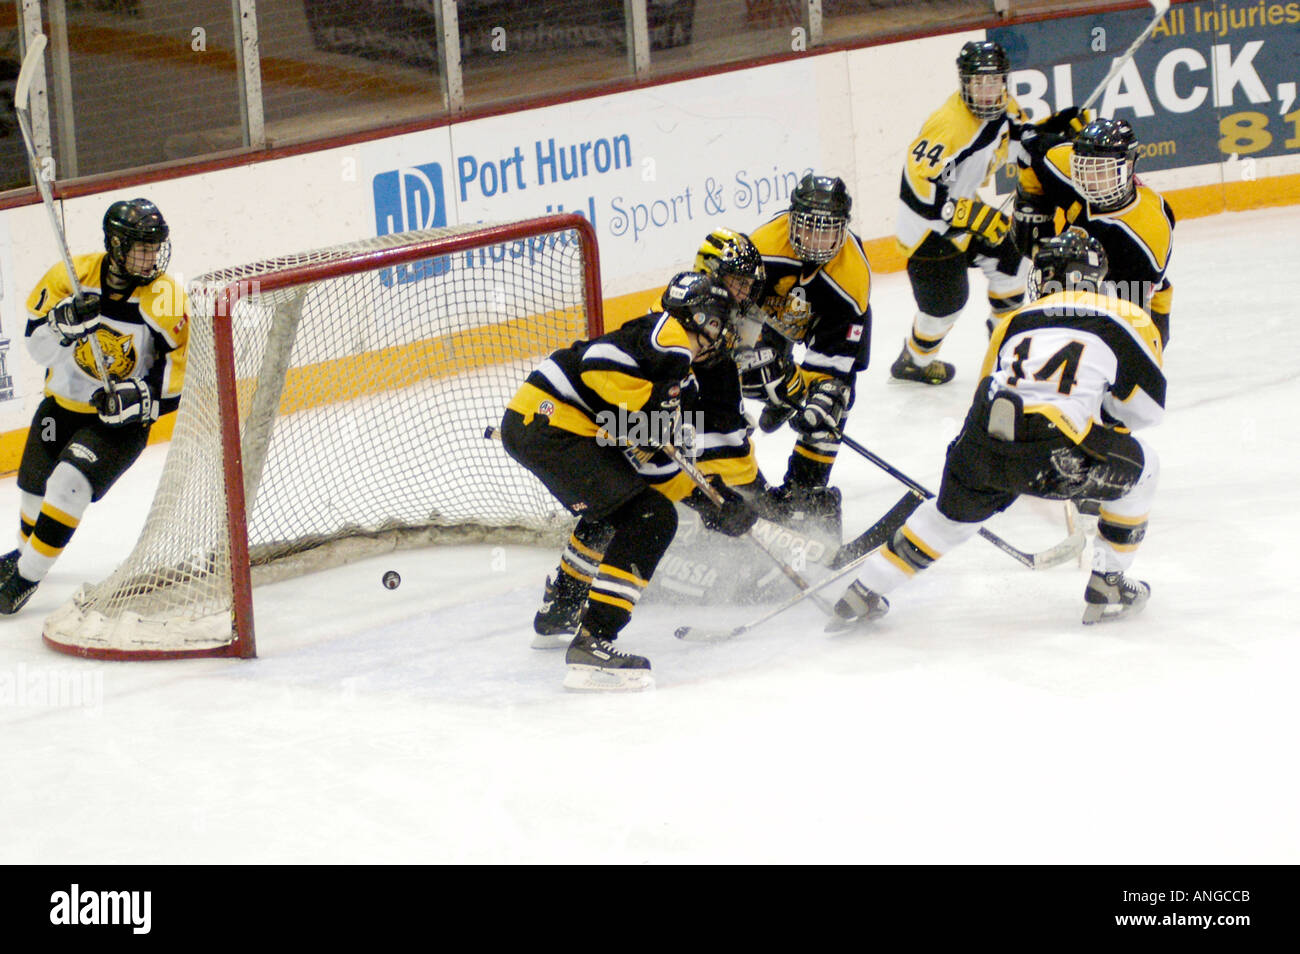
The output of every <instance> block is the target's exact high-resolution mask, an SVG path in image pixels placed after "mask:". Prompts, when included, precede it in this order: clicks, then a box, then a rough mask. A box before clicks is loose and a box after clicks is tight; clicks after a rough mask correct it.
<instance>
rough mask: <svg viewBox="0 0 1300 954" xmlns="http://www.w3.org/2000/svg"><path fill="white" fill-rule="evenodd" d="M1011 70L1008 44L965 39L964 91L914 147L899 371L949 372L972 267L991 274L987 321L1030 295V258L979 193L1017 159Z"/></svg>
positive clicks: (905, 209) (937, 378)
mask: <svg viewBox="0 0 1300 954" xmlns="http://www.w3.org/2000/svg"><path fill="white" fill-rule="evenodd" d="M1009 68H1010V64H1009V61H1008V59H1007V54H1006V52H1005V51H1004V50H1003V49H1002V47H1001V46H999V45H998V44H996V43H993V42H992V41H989V40H977V41H971V42H970V43H967V44H966V45H965V46H963V47H962V48H961V52H960V54H958V56H957V81H958V84H959V89H958V90H957V92H955V93H953V94H952V96H951V97H949V98H948V100H947V101H946V102H944V104H943V105H942V106H940V107H939V109H938V110H936V111H935V112H934V113H933V114H932V115H931V116H930V118H929V119H927V120H926V121H925V124H924V125H923V126H922V127H921V132H920V134H919V135H918V136H917V137H916V139H915V140H913V142H912V144H911V146H910V147H909V148H908V153H907V159H906V162H905V163H904V165H903V179H902V185H901V186H900V197H901V199H902V202H901V203H900V205H899V210H898V223H897V226H896V228H897V237H898V242H899V245H900V247H901V249H902V252H903V254H904V255H905V256H906V257H907V277H908V280H909V281H910V282H911V285H912V295H913V297H914V298H915V299H916V309H917V310H916V316H915V317H914V318H913V319H912V333H911V335H909V336H908V338H906V339H905V340H904V342H903V350H902V351H901V352H900V353H899V355H898V358H897V360H896V361H894V363H893V365H892V366H891V367H890V369H889V373H890V374H891V375H892V376H893V377H895V378H900V379H902V380H905V381H921V382H923V383H925V384H945V383H946V382H948V381H951V380H952V378H953V375H954V374H955V373H956V369H955V367H954V366H953V365H952V364H950V363H948V362H946V361H940V360H939V358H938V354H939V348H940V346H941V345H942V344H943V340H944V338H945V337H946V336H947V334H948V332H949V331H950V330H951V329H952V326H953V325H954V324H955V323H956V321H957V318H958V316H959V315H960V314H961V312H962V309H963V308H965V307H966V302H967V300H968V299H969V297H970V282H969V278H968V276H967V270H968V269H970V268H979V269H980V270H981V271H983V272H984V275H985V277H986V278H987V279H988V302H989V310H990V312H991V316H990V319H989V322H988V324H989V327H992V323H993V322H994V321H995V320H996V319H998V318H1000V317H1001V316H1003V315H1006V314H1008V313H1010V312H1011V311H1012V310H1013V309H1015V308H1017V307H1019V306H1020V304H1021V303H1022V302H1023V301H1024V293H1025V275H1026V274H1027V272H1028V268H1029V266H1028V262H1027V261H1026V260H1025V258H1024V256H1023V255H1022V254H1021V251H1020V250H1019V249H1018V248H1017V247H1016V244H1015V240H1014V238H1013V237H1012V234H1011V220H1010V219H1009V218H1008V217H1007V216H1006V215H1004V214H1002V213H1001V212H999V211H998V210H997V209H994V208H992V207H991V206H988V205H986V204H985V203H984V202H982V201H981V200H980V198H979V189H980V188H981V187H982V186H984V185H986V184H987V183H988V182H989V181H990V179H991V178H992V176H993V174H994V173H995V172H996V171H997V170H998V169H999V168H1000V167H1001V166H1002V165H1004V164H1005V163H1007V162H1008V161H1010V160H1012V159H1016V160H1018V159H1019V148H1020V147H1019V137H1020V129H1021V124H1022V121H1023V114H1022V113H1021V110H1020V107H1019V106H1018V105H1017V104H1016V103H1015V101H1014V100H1012V99H1011V98H1010V96H1009V95H1008V94H1007V72H1008V70H1009Z"/></svg>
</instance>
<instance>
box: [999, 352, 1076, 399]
mask: <svg viewBox="0 0 1300 954" xmlns="http://www.w3.org/2000/svg"><path fill="white" fill-rule="evenodd" d="M1033 340H1034V339H1033V338H1025V339H1023V340H1022V341H1021V342H1020V343H1019V344H1018V345H1016V350H1015V351H1013V352H1012V354H1014V355H1015V356H1016V360H1015V361H1013V362H1012V363H1011V377H1009V378H1008V379H1007V383H1008V384H1010V385H1011V386H1012V387H1015V386H1016V384H1018V383H1019V382H1020V381H1023V380H1024V379H1025V376H1026V375H1025V362H1026V361H1028V360H1029V346H1030V344H1031V343H1032V342H1033ZM1082 357H1083V342H1082V341H1071V342H1070V343H1069V344H1068V345H1066V346H1065V347H1063V348H1061V349H1060V350H1059V351H1057V352H1056V353H1055V354H1054V355H1052V356H1051V357H1050V358H1048V359H1047V360H1046V361H1044V362H1043V366H1042V367H1041V368H1039V369H1038V370H1037V371H1035V372H1034V374H1033V378H1034V380H1035V381H1050V380H1051V379H1052V378H1054V377H1055V376H1056V375H1057V374H1058V373H1059V374H1060V375H1061V379H1060V381H1058V382H1057V385H1056V390H1057V391H1059V392H1060V393H1061V394H1069V393H1070V391H1071V390H1072V389H1073V388H1074V378H1075V375H1077V374H1078V373H1079V359H1080V358H1082Z"/></svg>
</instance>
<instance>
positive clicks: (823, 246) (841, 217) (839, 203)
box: [790, 173, 853, 265]
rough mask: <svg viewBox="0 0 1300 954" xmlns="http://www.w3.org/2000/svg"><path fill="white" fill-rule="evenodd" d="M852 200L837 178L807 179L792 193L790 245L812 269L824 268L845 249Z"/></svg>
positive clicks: (813, 176) (807, 177)
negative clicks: (819, 266)
mask: <svg viewBox="0 0 1300 954" xmlns="http://www.w3.org/2000/svg"><path fill="white" fill-rule="evenodd" d="M852 207H853V199H852V198H850V197H849V190H848V186H846V185H845V184H844V180H843V179H841V178H839V177H838V176H817V175H813V174H812V173H808V175H806V176H804V177H803V178H802V179H800V180H799V184H798V185H797V186H795V188H794V191H793V192H792V193H790V245H791V247H792V248H793V249H794V251H795V254H796V255H798V256H799V258H800V259H801V260H802V261H804V262H807V263H808V264H810V265H825V264H826V263H827V262H829V261H830V260H831V259H833V258H834V257H835V256H836V255H838V254H839V252H840V249H841V248H843V247H844V237H845V235H846V234H847V232H848V223H849V209H851V208H852Z"/></svg>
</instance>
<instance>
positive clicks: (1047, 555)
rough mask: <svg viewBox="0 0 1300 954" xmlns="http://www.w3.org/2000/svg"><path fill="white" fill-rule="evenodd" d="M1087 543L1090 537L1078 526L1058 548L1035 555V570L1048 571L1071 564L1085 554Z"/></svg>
mask: <svg viewBox="0 0 1300 954" xmlns="http://www.w3.org/2000/svg"><path fill="white" fill-rule="evenodd" d="M1087 542H1088V537H1087V535H1086V534H1085V533H1084V532H1083V527H1082V526H1079V525H1077V524H1076V525H1075V527H1074V529H1073V530H1071V531H1070V535H1069V536H1068V537H1066V538H1065V539H1064V540H1062V541H1061V542H1060V543H1058V544H1057V545H1056V546H1054V547H1051V548H1049V549H1047V550H1042V551H1040V552H1038V553H1035V554H1034V563H1033V569H1035V570H1046V569H1047V568H1048V567H1053V566H1060V565H1061V564H1062V563H1069V562H1070V561H1071V560H1073V559H1074V558H1075V557H1077V556H1078V555H1079V554H1080V553H1082V552H1083V548H1084V545H1085V544H1087Z"/></svg>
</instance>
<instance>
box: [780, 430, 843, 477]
mask: <svg viewBox="0 0 1300 954" xmlns="http://www.w3.org/2000/svg"><path fill="white" fill-rule="evenodd" d="M839 449H840V445H839V443H838V442H835V441H813V440H809V439H808V438H807V437H800V438H799V440H797V441H796V442H795V445H794V450H793V451H791V452H790V461H789V463H788V464H787V465H786V470H785V486H787V487H794V486H798V487H825V486H826V483H827V481H829V480H830V476H831V467H832V466H834V464H835V458H836V456H837V455H838V453H839Z"/></svg>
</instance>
